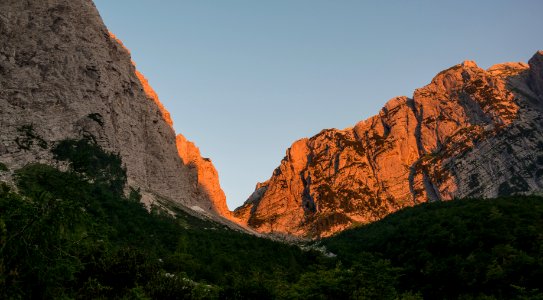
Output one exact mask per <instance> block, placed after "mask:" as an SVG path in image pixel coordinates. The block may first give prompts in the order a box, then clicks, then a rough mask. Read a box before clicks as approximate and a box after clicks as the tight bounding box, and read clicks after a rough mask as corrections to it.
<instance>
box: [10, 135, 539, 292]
mask: <svg viewBox="0 0 543 300" xmlns="http://www.w3.org/2000/svg"><path fill="white" fill-rule="evenodd" d="M52 151H53V153H54V155H55V157H56V158H57V159H58V160H61V161H65V162H67V163H68V165H69V169H68V170H67V171H60V170H58V169H56V168H54V167H51V166H47V165H42V164H32V165H27V166H25V167H24V168H22V169H20V170H17V171H16V172H15V183H16V185H17V192H15V191H14V190H12V189H11V188H9V187H8V186H7V185H6V184H5V183H0V298H1V299H13V298H45V299H51V298H84V299H87V298H93V299H94V298H99V299H120V298H123V299H124V298H129V299H132V298H134V299H217V298H219V299H421V298H422V297H424V298H429V299H447V298H451V299H454V298H462V299H472V298H473V299H475V298H488V299H492V298H502V299H514V298H518V299H541V297H540V295H541V293H540V292H541V290H542V289H541V283H540V278H543V257H542V255H543V252H542V251H541V249H543V234H542V232H543V221H542V220H543V199H541V198H537V197H520V196H517V197H512V198H502V199H496V200H492V201H488V200H469V201H468V200H466V201H452V202H448V203H432V204H424V205H421V206H418V207H415V208H409V209H405V210H403V211H400V212H398V213H396V214H393V215H391V216H389V217H387V218H385V219H384V220H382V221H379V222H376V223H373V224H370V225H367V226H364V227H360V228H357V229H354V230H351V231H348V232H344V233H342V234H339V235H337V236H335V237H332V238H329V239H326V240H322V241H320V243H321V244H322V245H325V246H326V247H328V250H330V251H332V252H333V253H335V254H337V257H329V256H325V255H323V254H322V253H321V252H319V251H308V250H301V249H300V248H299V247H298V246H295V245H288V244H282V243H279V242H275V241H272V240H268V239H263V238H259V237H256V236H252V235H247V234H244V233H240V232H237V231H234V230H231V229H229V228H227V227H225V226H224V225H221V224H218V223H215V222H213V221H210V220H203V219H199V218H196V217H193V216H191V215H190V214H188V213H186V212H184V211H183V210H181V209H179V208H175V207H169V209H170V210H171V211H173V212H174V214H175V216H171V215H170V214H169V213H165V212H164V210H162V209H159V208H158V207H153V208H151V210H150V211H148V210H147V209H146V208H145V207H144V206H143V205H142V204H141V203H140V200H141V195H140V193H139V190H136V189H132V188H130V189H127V190H130V192H129V195H128V196H125V194H124V192H123V191H124V186H125V184H126V170H125V169H124V168H123V167H122V162H121V159H120V158H119V156H118V155H116V154H112V153H107V152H105V151H103V149H101V148H100V147H99V146H98V145H97V144H96V143H95V142H94V141H93V139H82V140H65V141H62V142H60V143H58V144H57V145H56V146H55V147H54V148H53V150H52ZM538 297H539V298H538Z"/></svg>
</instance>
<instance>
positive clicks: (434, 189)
mask: <svg viewBox="0 0 543 300" xmlns="http://www.w3.org/2000/svg"><path fill="white" fill-rule="evenodd" d="M542 57H543V53H542V52H538V53H537V54H536V55H535V56H534V57H533V58H532V59H531V60H530V65H528V64H525V63H505V64H499V65H495V66H492V67H491V68H489V69H488V70H483V69H481V68H479V67H478V66H477V65H476V64H475V63H474V62H472V61H465V62H463V63H462V64H459V65H456V66H453V67H452V68H449V69H447V70H445V71H443V72H440V73H439V74H438V75H436V76H435V77H434V79H433V80H432V82H431V83H430V84H428V85H427V86H425V87H423V88H420V89H417V90H415V92H414V94H413V97H412V98H408V97H397V98H394V99H391V100H390V101H388V103H387V104H386V105H385V106H384V107H383V108H382V109H381V111H380V112H379V114H377V115H376V116H373V117H371V118H369V119H367V120H365V121H362V122H359V123H358V124H356V125H355V126H354V127H353V128H348V129H344V130H337V129H327V130H323V131H321V132H320V133H319V134H317V135H315V136H313V137H311V138H309V139H302V140H299V141H297V142H295V143H294V144H293V145H292V146H291V148H290V149H288V150H287V153H286V156H285V158H284V159H283V160H282V162H281V165H280V166H279V167H278V168H277V169H276V170H275V171H274V172H273V175H272V177H271V178H270V180H268V181H267V182H265V183H263V184H259V185H258V186H257V189H256V190H255V192H254V193H253V195H251V197H249V199H248V200H247V201H246V202H245V204H244V205H243V206H242V207H240V208H238V209H236V211H235V212H234V215H235V216H236V217H238V218H240V219H242V220H243V221H242V222H243V223H244V224H247V225H248V226H250V227H252V228H254V229H255V230H257V231H259V232H264V233H278V234H289V235H295V236H303V237H322V236H329V235H331V234H333V233H336V232H338V231H341V230H344V229H346V228H348V227H350V226H352V225H353V224H362V223H368V222H372V221H375V220H379V219H381V218H383V217H384V216H386V215H387V214H390V213H391V212H394V211H396V210H398V209H401V208H403V207H407V206H412V205H415V204H418V203H422V202H427V201H441V200H450V199H453V198H462V197H495V196H497V195H506V194H511V193H529V192H534V191H541V190H542V189H543V188H542V187H543V179H542V175H543V135H542V133H543V130H542V129H543V128H542V127H543V123H542V118H541V117H542V111H543V97H542V93H541V91H543V88H542V87H543V84H542V82H543V80H542V79H543V71H542V66H543V61H542Z"/></svg>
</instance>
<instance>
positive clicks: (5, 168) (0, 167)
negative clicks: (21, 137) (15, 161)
mask: <svg viewBox="0 0 543 300" xmlns="http://www.w3.org/2000/svg"><path fill="white" fill-rule="evenodd" d="M8 170H9V169H8V166H6V164H4V163H3V162H0V172H4V171H8Z"/></svg>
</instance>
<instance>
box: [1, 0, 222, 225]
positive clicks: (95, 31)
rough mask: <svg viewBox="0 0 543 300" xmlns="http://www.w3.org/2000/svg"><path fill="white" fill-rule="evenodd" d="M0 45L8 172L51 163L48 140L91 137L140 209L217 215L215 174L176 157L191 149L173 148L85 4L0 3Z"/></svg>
mask: <svg viewBox="0 0 543 300" xmlns="http://www.w3.org/2000/svg"><path fill="white" fill-rule="evenodd" d="M0 40H1V42H0V124H1V126H0V138H1V141H0V160H1V161H2V162H3V163H5V164H6V165H7V166H8V167H10V168H12V169H16V168H19V167H21V166H24V165H25V164H27V163H30V162H35V161H38V162H42V163H53V162H54V161H53V160H52V156H51V154H50V152H49V151H48V150H47V149H46V148H48V147H51V146H52V145H54V144H55V142H56V141H58V140H61V139H65V138H68V137H71V138H77V137H83V136H92V137H93V138H94V139H95V140H96V142H97V143H98V144H99V145H101V146H102V147H104V148H105V149H107V150H108V151H112V152H115V153H119V154H120V155H121V157H122V160H123V162H124V164H125V167H126V169H127V173H128V186H130V187H132V188H135V189H141V193H142V194H143V201H144V202H145V203H147V204H151V203H157V201H158V202H164V201H174V202H176V203H179V204H181V205H184V206H186V207H189V208H193V209H195V210H196V211H198V212H199V213H204V214H208V215H210V216H215V217H216V216H218V215H219V214H220V212H221V211H222V210H224V207H226V202H225V199H224V196H221V193H222V190H221V189H220V185H219V183H218V177H217V176H215V175H216V171H214V169H213V168H212V167H211V169H213V172H214V173H212V175H211V176H207V175H205V174H206V172H207V171H208V170H210V168H204V169H202V170H200V169H198V168H199V167H197V169H198V172H194V171H193V168H194V167H193V166H189V165H187V162H186V158H180V157H179V152H178V151H177V148H179V147H183V145H180V143H181V144H183V143H189V142H188V141H186V140H176V136H175V132H174V130H173V128H172V120H171V118H170V115H169V113H168V112H167V111H166V110H165V108H164V106H163V105H162V104H161V103H160V101H159V100H158V97H157V95H156V93H155V92H154V91H153V89H152V88H151V87H150V85H149V84H148V82H147V80H146V79H145V77H144V76H143V75H142V74H141V73H140V72H138V71H137V70H136V69H135V66H134V64H133V62H132V61H131V58H130V53H129V52H128V50H127V49H125V48H124V46H123V45H122V43H121V42H120V41H119V40H118V39H116V38H115V36H113V35H112V34H110V33H109V32H108V30H107V28H106V27H105V25H104V24H103V22H102V20H101V18H100V16H99V14H98V11H97V10H96V8H95V6H94V4H93V3H92V1H91V0H75V1H72V0H70V1H68V0H53V1H15V0H6V1H2V2H1V3H0ZM191 155H193V154H191ZM197 155H198V156H199V153H198V154H197ZM193 156H194V155H193ZM209 164H211V163H210V162H209ZM202 174H203V176H201V175H202ZM205 180H211V181H213V182H205ZM206 186H213V187H214V189H213V190H210V189H208V188H206Z"/></svg>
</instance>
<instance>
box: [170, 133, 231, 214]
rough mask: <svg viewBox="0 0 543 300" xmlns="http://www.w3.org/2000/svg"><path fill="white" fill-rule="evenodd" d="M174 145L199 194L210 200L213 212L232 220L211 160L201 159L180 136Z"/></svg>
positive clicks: (195, 150)
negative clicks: (193, 179) (196, 185)
mask: <svg viewBox="0 0 543 300" xmlns="http://www.w3.org/2000/svg"><path fill="white" fill-rule="evenodd" d="M176 145H177V151H178V153H179V157H181V159H182V160H183V164H184V165H186V166H188V168H189V169H190V170H191V172H192V174H191V177H192V178H196V179H197V183H198V187H199V189H200V191H201V193H203V194H204V195H206V196H207V197H208V198H209V199H210V200H211V205H212V209H213V211H216V212H217V213H219V214H220V215H221V216H223V217H225V218H228V219H232V215H231V212H230V210H228V206H227V205H226V196H225V194H224V192H223V190H222V189H221V185H220V184H219V173H218V172H217V170H216V169H215V166H213V163H212V162H211V159H209V158H204V157H202V156H201V155H200V149H198V147H196V145H194V143H193V142H191V141H188V140H187V139H186V138H185V137H184V136H183V135H182V134H178V135H177V137H176Z"/></svg>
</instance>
